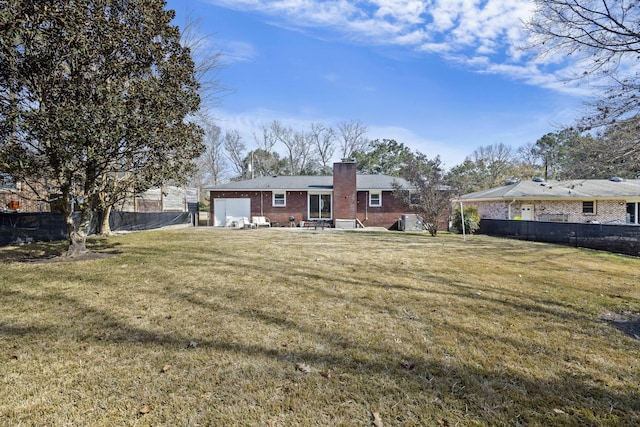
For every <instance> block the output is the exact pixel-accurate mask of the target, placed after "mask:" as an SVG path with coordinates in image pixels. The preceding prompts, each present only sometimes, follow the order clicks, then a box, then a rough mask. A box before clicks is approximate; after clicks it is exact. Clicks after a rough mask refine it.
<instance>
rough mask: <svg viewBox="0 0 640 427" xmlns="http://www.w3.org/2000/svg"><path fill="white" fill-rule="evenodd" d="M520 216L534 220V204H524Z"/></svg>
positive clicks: (526, 219)
mask: <svg viewBox="0 0 640 427" xmlns="http://www.w3.org/2000/svg"><path fill="white" fill-rule="evenodd" d="M520 218H521V219H522V220H523V221H533V205H522V208H521V209H520Z"/></svg>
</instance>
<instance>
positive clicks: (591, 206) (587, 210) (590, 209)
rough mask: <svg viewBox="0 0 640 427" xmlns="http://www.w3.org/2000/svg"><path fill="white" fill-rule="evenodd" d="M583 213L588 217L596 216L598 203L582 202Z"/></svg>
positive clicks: (591, 201)
mask: <svg viewBox="0 0 640 427" xmlns="http://www.w3.org/2000/svg"><path fill="white" fill-rule="evenodd" d="M582 213H583V214H587V215H595V213H596V202H594V201H593V200H590V201H584V202H582Z"/></svg>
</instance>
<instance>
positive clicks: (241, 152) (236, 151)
mask: <svg viewBox="0 0 640 427" xmlns="http://www.w3.org/2000/svg"><path fill="white" fill-rule="evenodd" d="M224 149H225V151H226V154H227V157H228V158H229V160H230V161H231V166H232V167H233V169H234V171H235V172H236V173H237V174H238V175H239V177H240V178H245V175H246V170H245V168H244V162H243V159H244V157H245V151H246V149H247V147H246V146H245V145H244V143H243V142H242V137H241V136H240V132H238V131H237V130H236V129H232V130H230V131H226V132H225V134H224Z"/></svg>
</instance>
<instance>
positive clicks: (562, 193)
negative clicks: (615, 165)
mask: <svg viewBox="0 0 640 427" xmlns="http://www.w3.org/2000/svg"><path fill="white" fill-rule="evenodd" d="M458 201H460V202H462V203H463V205H466V206H471V205H473V206H476V207H477V208H478V214H479V215H480V218H481V219H482V218H487V219H520V220H526V221H560V222H594V223H596V222H597V223H603V224H640V219H639V216H640V180H638V179H632V180H624V179H621V178H612V179H609V180H606V179H573V180H567V181H544V180H539V179H536V180H532V181H521V182H514V183H509V184H507V185H504V186H502V187H496V188H491V189H489V190H484V191H478V192H475V193H470V194H465V195H464V196H461V197H460V199H459V200H458Z"/></svg>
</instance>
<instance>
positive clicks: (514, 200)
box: [507, 199, 516, 219]
mask: <svg viewBox="0 0 640 427" xmlns="http://www.w3.org/2000/svg"><path fill="white" fill-rule="evenodd" d="M515 202H516V199H513V200H512V201H511V202H510V203H509V209H508V212H507V219H512V216H511V205H513V204H514V203H515Z"/></svg>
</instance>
